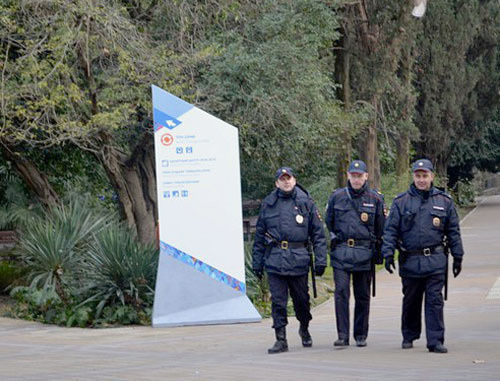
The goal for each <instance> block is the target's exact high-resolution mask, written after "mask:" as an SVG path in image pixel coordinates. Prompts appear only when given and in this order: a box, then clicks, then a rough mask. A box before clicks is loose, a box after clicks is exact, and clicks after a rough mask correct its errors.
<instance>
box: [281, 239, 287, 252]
mask: <svg viewBox="0 0 500 381" xmlns="http://www.w3.org/2000/svg"><path fill="white" fill-rule="evenodd" d="M281 248H282V249H283V250H286V249H288V241H281Z"/></svg>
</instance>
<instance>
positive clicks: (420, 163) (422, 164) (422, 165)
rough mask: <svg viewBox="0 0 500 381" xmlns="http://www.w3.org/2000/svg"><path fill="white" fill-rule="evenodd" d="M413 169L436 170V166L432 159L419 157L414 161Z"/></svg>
mask: <svg viewBox="0 0 500 381" xmlns="http://www.w3.org/2000/svg"><path fill="white" fill-rule="evenodd" d="M411 170H412V172H416V171H426V172H434V166H433V165H432V163H431V161H430V160H427V159H418V160H416V161H415V162H414V163H413V165H412V167H411Z"/></svg>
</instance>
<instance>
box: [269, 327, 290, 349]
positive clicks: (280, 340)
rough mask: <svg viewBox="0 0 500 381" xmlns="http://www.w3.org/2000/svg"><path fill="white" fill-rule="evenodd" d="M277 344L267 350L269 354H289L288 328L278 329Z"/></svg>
mask: <svg viewBox="0 0 500 381" xmlns="http://www.w3.org/2000/svg"><path fill="white" fill-rule="evenodd" d="M275 331H276V342H275V343H274V345H273V346H272V347H271V348H269V349H268V350H267V353H269V354H273V353H281V352H288V343H287V342H286V328H285V327H281V328H276V329H275Z"/></svg>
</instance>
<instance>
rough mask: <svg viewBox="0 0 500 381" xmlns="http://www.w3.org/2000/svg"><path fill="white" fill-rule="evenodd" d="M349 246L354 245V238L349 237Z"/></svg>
mask: <svg viewBox="0 0 500 381" xmlns="http://www.w3.org/2000/svg"><path fill="white" fill-rule="evenodd" d="M347 246H349V247H354V239H352V238H349V239H348V240H347Z"/></svg>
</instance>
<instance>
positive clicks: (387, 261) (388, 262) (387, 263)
mask: <svg viewBox="0 0 500 381" xmlns="http://www.w3.org/2000/svg"><path fill="white" fill-rule="evenodd" d="M391 267H392V268H393V269H394V270H396V266H395V265H394V256H393V255H391V256H390V257H387V258H385V269H386V270H387V271H389V272H390V273H391V274H392V270H391Z"/></svg>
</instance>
